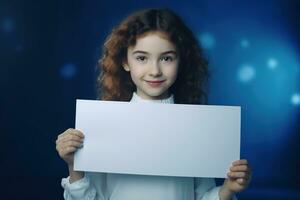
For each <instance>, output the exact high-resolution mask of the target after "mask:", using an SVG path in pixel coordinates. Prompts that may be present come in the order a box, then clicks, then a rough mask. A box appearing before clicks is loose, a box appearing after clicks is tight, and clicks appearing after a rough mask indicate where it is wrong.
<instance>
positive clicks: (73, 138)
mask: <svg viewBox="0 0 300 200" xmlns="http://www.w3.org/2000/svg"><path fill="white" fill-rule="evenodd" d="M68 141H76V142H83V141H84V139H83V138H81V137H79V136H78V135H73V134H70V135H68V136H66V137H65V138H62V139H61V140H60V143H66V142H68Z"/></svg>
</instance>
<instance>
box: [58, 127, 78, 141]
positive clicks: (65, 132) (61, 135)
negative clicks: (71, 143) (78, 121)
mask: <svg viewBox="0 0 300 200" xmlns="http://www.w3.org/2000/svg"><path fill="white" fill-rule="evenodd" d="M72 130H74V129H73V128H68V129H67V130H65V131H64V132H63V133H61V134H59V135H58V137H57V139H59V138H61V137H63V136H65V135H66V134H68V133H70V132H72Z"/></svg>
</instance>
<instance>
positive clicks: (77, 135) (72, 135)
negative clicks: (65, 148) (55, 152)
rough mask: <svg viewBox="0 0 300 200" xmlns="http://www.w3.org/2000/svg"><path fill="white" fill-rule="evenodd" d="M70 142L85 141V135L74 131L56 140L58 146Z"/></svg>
mask: <svg viewBox="0 0 300 200" xmlns="http://www.w3.org/2000/svg"><path fill="white" fill-rule="evenodd" d="M69 140H75V141H83V140H84V135H83V133H82V132H80V131H78V130H75V129H72V130H70V131H68V132H67V133H66V134H65V135H63V136H61V137H60V138H58V139H57V140H56V144H58V143H63V142H66V141H69Z"/></svg>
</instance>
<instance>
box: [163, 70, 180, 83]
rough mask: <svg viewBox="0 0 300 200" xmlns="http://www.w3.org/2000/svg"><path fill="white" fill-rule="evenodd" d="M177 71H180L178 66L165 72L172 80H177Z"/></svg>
mask: <svg viewBox="0 0 300 200" xmlns="http://www.w3.org/2000/svg"><path fill="white" fill-rule="evenodd" d="M177 72H178V67H177V66H174V67H172V68H169V69H168V70H167V71H166V72H165V74H166V75H167V76H168V77H169V78H170V79H171V80H172V81H175V80H176V78H177Z"/></svg>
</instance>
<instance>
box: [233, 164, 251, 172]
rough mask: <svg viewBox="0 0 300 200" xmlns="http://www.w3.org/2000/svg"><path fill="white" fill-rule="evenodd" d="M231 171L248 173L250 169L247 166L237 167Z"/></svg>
mask: <svg viewBox="0 0 300 200" xmlns="http://www.w3.org/2000/svg"><path fill="white" fill-rule="evenodd" d="M230 171H232V172H248V171H249V168H248V166H247V165H236V166H232V167H230Z"/></svg>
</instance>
